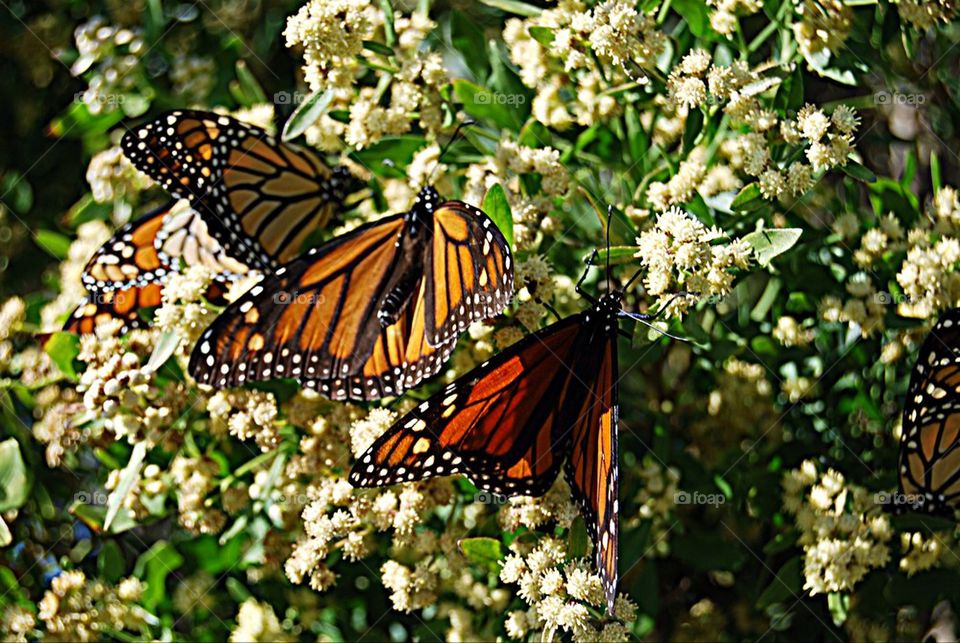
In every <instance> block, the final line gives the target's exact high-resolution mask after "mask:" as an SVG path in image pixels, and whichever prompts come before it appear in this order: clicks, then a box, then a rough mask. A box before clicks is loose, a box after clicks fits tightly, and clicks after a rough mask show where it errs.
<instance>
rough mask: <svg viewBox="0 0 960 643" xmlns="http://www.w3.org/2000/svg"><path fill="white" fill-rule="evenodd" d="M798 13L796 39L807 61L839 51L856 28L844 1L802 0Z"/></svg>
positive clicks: (794, 29)
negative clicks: (819, 54) (823, 54)
mask: <svg viewBox="0 0 960 643" xmlns="http://www.w3.org/2000/svg"><path fill="white" fill-rule="evenodd" d="M797 14H798V15H799V18H800V19H799V20H796V21H795V22H794V23H793V36H794V38H796V39H797V44H798V45H800V51H801V52H803V55H804V56H806V57H808V58H809V57H811V56H814V55H815V54H818V53H820V52H823V51H828V52H831V53H837V52H839V51H840V49H841V47H843V46H844V43H845V42H846V40H847V36H849V35H850V29H851V27H853V10H852V9H850V7H848V6H847V5H846V4H845V3H844V2H843V1H842V0H803V2H801V3H799V4H798V6H797Z"/></svg>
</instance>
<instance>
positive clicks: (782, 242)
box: [743, 228, 803, 266]
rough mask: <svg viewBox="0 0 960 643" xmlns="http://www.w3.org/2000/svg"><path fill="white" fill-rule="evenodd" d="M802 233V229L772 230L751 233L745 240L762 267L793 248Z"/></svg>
mask: <svg viewBox="0 0 960 643" xmlns="http://www.w3.org/2000/svg"><path fill="white" fill-rule="evenodd" d="M802 232H803V230H801V229H800V228H771V229H769V230H757V231H755V232H751V233H750V234H748V235H746V236H745V237H744V238H743V240H744V241H746V242H747V243H749V244H750V246H751V247H752V248H753V251H754V253H756V255H757V261H758V262H759V263H760V265H761V266H767V265H769V264H770V261H771V260H772V259H773V258H774V257H776V256H777V255H781V254H783V253H784V252H786V251H787V250H789V249H790V248H792V247H793V246H794V245H795V244H796V243H797V241H799V240H800V234H801V233H802Z"/></svg>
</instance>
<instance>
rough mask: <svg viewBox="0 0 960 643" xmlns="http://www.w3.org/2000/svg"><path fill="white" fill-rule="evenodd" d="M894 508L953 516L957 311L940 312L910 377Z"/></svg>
mask: <svg viewBox="0 0 960 643" xmlns="http://www.w3.org/2000/svg"><path fill="white" fill-rule="evenodd" d="M902 431H903V432H902V435H901V438H900V463H899V473H900V494H899V495H898V497H897V498H895V503H894V504H895V508H897V509H904V508H907V509H913V510H919V511H923V512H926V513H932V514H939V515H946V516H953V515H954V512H955V510H956V509H957V508H958V506H960V309H953V310H951V311H948V312H947V313H945V314H944V315H943V316H942V317H941V318H940V320H939V321H938V322H937V324H936V325H935V326H934V327H933V329H932V330H931V331H930V333H929V334H928V335H927V338H926V339H925V340H924V342H923V345H922V346H921V347H920V354H919V357H918V358H917V363H916V366H915V367H914V370H913V373H912V374H911V377H910V385H909V388H908V390H907V399H906V403H905V404H904V409H903V430H902Z"/></svg>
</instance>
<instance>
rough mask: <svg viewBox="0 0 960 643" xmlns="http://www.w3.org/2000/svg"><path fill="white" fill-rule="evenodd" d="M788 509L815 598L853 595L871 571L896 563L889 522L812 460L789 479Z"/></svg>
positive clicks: (864, 496)
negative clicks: (848, 592)
mask: <svg viewBox="0 0 960 643" xmlns="http://www.w3.org/2000/svg"><path fill="white" fill-rule="evenodd" d="M783 506H784V509H785V510H786V511H787V512H789V513H792V514H794V516H795V517H796V524H797V528H798V529H799V530H800V538H799V539H798V540H797V542H798V544H800V545H801V546H803V551H804V563H803V573H804V576H805V578H806V581H805V583H804V589H806V590H809V591H810V593H811V594H821V593H828V592H840V591H844V590H849V589H852V588H853V587H854V586H855V585H856V584H857V583H858V582H860V581H861V580H863V578H864V576H866V574H867V572H868V571H869V570H870V569H876V568H879V567H883V566H885V565H886V564H887V562H888V561H889V560H890V545H889V543H890V540H891V539H892V538H893V529H892V528H891V526H890V519H889V517H888V516H887V515H886V514H884V513H883V511H882V509H881V508H880V507H879V506H878V505H877V503H876V502H874V500H873V496H872V494H870V492H868V491H867V490H866V489H864V488H863V487H860V486H858V485H855V484H851V483H847V482H846V481H845V480H844V477H843V475H841V474H840V473H838V472H837V471H834V470H833V469H830V470H828V471H826V472H824V473H823V474H820V473H819V472H818V470H817V465H816V464H815V463H814V462H813V461H812V460H807V461H805V462H804V463H803V464H802V465H801V466H800V467H799V468H798V469H794V470H792V471H789V472H787V473H786V474H785V475H784V478H783Z"/></svg>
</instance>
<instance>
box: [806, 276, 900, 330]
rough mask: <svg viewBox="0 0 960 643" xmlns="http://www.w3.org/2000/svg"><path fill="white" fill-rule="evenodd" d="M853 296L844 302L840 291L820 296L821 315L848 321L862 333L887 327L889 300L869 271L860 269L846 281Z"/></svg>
mask: <svg viewBox="0 0 960 643" xmlns="http://www.w3.org/2000/svg"><path fill="white" fill-rule="evenodd" d="M845 288H846V291H847V294H848V295H850V297H849V299H847V300H846V302H844V301H843V300H841V299H840V298H839V297H837V296H836V295H827V296H826V297H824V298H823V299H822V300H820V318H821V319H823V320H824V321H828V322H841V323H845V324H847V325H848V326H849V327H850V329H851V330H855V331H858V332H859V334H860V335H861V336H862V337H870V336H871V335H873V333H875V332H877V331H880V330H882V329H883V318H884V314H885V313H886V305H887V303H888V302H887V300H886V297H885V296H884V294H883V293H880V292H878V291H877V289H876V286H874V285H873V281H872V280H871V279H870V277H869V275H867V274H866V273H862V272H861V273H857V274H855V275H853V276H851V277H850V279H848V280H847V283H846V286H845Z"/></svg>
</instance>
